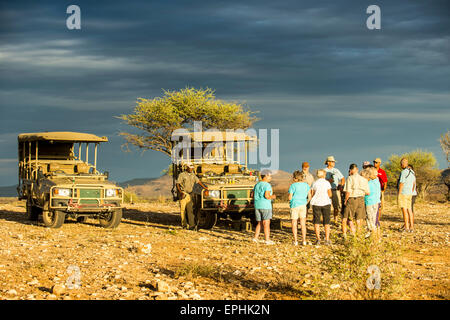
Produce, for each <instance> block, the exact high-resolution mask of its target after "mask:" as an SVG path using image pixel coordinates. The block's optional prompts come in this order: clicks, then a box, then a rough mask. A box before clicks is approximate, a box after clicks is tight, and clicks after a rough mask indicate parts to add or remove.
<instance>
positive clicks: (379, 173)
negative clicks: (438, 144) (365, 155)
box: [253, 156, 417, 245]
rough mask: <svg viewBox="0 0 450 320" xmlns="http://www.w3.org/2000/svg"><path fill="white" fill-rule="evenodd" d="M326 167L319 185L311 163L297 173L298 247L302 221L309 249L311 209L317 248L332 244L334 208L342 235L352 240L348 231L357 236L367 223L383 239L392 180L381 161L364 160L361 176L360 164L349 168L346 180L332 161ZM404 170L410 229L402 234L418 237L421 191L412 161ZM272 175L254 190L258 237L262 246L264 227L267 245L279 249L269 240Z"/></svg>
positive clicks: (402, 196) (403, 198)
mask: <svg viewBox="0 0 450 320" xmlns="http://www.w3.org/2000/svg"><path fill="white" fill-rule="evenodd" d="M325 165H326V167H325V168H323V169H319V170H317V180H315V179H314V177H313V175H312V174H311V173H310V172H309V163H307V162H303V164H302V170H301V171H300V170H297V171H294V173H293V176H292V179H293V183H292V184H291V186H290V187H289V190H288V193H289V206H290V216H291V221H292V234H293V238H294V239H293V243H294V245H298V236H297V234H298V222H299V221H300V226H301V232H302V244H303V245H306V244H307V242H306V215H307V212H308V209H309V208H310V207H312V214H313V224H314V233H315V236H316V245H320V244H321V243H322V241H323V243H324V244H326V245H329V244H331V242H330V224H331V212H332V209H333V219H334V223H335V224H336V223H337V217H338V215H339V214H341V216H342V224H341V227H342V235H343V237H344V238H346V237H347V232H348V229H350V233H351V234H352V235H355V234H356V233H357V232H360V231H361V230H362V228H363V225H364V221H366V225H367V229H368V231H369V232H368V233H367V236H371V235H372V236H373V237H375V238H378V237H379V236H380V215H381V212H382V210H383V208H384V192H385V190H386V187H387V183H388V178H387V175H386V172H385V171H384V170H383V169H382V168H381V167H380V166H381V159H380V158H376V159H375V160H373V164H371V163H370V162H368V161H365V162H364V163H363V166H362V170H361V171H360V170H359V168H358V166H357V165H356V164H355V163H352V164H351V165H350V167H349V171H348V177H347V179H346V178H345V177H344V175H343V174H342V173H341V171H340V170H339V169H337V168H336V167H335V165H336V160H335V159H334V157H333V156H329V157H328V158H327V159H326V160H325ZM401 167H402V171H401V174H400V177H399V179H398V204H399V207H400V208H401V211H402V213H403V218H404V222H405V225H404V227H403V228H402V231H406V232H413V230H414V212H413V204H414V199H415V195H417V192H416V177H415V173H414V170H413V168H412V167H411V166H410V165H408V160H407V159H406V158H403V159H402V160H401ZM271 180H272V175H271V172H270V171H264V172H262V173H261V180H260V181H259V182H258V183H257V184H256V185H255V187H254V192H253V194H254V205H255V217H256V221H257V226H256V229H255V234H254V237H253V241H254V242H259V240H258V238H259V234H260V232H261V227H262V228H263V230H264V236H265V243H266V244H268V245H271V244H274V242H273V241H272V240H270V220H271V218H272V200H273V199H275V198H276V195H275V194H273V191H272V187H271V185H270V181H271ZM321 224H322V225H323V226H324V231H325V237H324V239H322V238H321V236H320V225H321Z"/></svg>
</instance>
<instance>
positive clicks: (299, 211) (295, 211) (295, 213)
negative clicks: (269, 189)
mask: <svg viewBox="0 0 450 320" xmlns="http://www.w3.org/2000/svg"><path fill="white" fill-rule="evenodd" d="M299 218H303V219H304V218H306V204H304V205H302V206H298V207H295V208H291V220H297V219H299Z"/></svg>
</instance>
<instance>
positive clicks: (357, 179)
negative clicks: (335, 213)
mask: <svg viewBox="0 0 450 320" xmlns="http://www.w3.org/2000/svg"><path fill="white" fill-rule="evenodd" d="M349 169H350V175H349V177H348V178H347V181H346V182H345V186H344V192H345V202H344V205H345V209H344V217H343V218H342V233H343V235H344V237H346V236H347V219H348V221H349V225H350V230H351V232H352V234H353V235H354V234H355V225H354V223H353V221H355V220H356V226H357V229H358V231H359V230H360V229H361V227H362V223H363V221H364V219H365V218H366V207H365V203H364V196H366V195H369V194H370V189H369V182H368V181H367V179H366V178H363V177H362V176H361V175H360V174H359V173H358V166H357V165H356V164H354V163H352V164H351V165H350V168H349Z"/></svg>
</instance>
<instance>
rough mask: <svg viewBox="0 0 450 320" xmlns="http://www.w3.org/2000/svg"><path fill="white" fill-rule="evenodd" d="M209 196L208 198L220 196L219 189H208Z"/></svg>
mask: <svg viewBox="0 0 450 320" xmlns="http://www.w3.org/2000/svg"><path fill="white" fill-rule="evenodd" d="M209 197H210V198H220V191H219V190H209Z"/></svg>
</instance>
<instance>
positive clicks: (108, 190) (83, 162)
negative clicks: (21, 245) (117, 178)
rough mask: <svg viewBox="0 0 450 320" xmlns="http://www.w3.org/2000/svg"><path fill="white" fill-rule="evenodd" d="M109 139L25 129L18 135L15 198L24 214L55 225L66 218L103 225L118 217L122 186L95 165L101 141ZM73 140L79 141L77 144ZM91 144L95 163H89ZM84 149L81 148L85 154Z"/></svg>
mask: <svg viewBox="0 0 450 320" xmlns="http://www.w3.org/2000/svg"><path fill="white" fill-rule="evenodd" d="M107 141H108V138H106V137H98V136H96V135H93V134H88V133H78V132H38V133H23V134H19V136H18V158H19V170H18V171H19V172H18V173H19V185H18V187H17V191H18V198H19V200H26V201H27V204H26V212H27V217H28V218H29V219H30V220H38V217H39V215H42V220H43V222H44V224H45V226H47V227H51V228H59V227H61V226H62V224H63V223H64V221H65V219H66V218H67V217H71V218H75V219H76V220H77V221H79V222H83V221H85V220H86V219H87V218H88V217H96V218H98V219H99V223H100V225H101V226H102V227H105V228H115V227H117V226H118V225H119V223H120V221H121V218H122V203H123V189H122V188H120V187H118V186H116V185H115V184H114V183H113V182H111V181H108V172H105V173H101V172H99V171H98V170H97V149H98V145H99V143H102V142H107ZM76 145H77V146H76ZM89 147H91V149H92V147H93V149H94V156H93V157H92V159H93V164H91V163H90V162H89V160H90V158H89V149H90V148H89ZM83 150H84V153H83Z"/></svg>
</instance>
